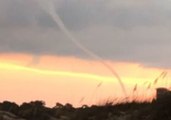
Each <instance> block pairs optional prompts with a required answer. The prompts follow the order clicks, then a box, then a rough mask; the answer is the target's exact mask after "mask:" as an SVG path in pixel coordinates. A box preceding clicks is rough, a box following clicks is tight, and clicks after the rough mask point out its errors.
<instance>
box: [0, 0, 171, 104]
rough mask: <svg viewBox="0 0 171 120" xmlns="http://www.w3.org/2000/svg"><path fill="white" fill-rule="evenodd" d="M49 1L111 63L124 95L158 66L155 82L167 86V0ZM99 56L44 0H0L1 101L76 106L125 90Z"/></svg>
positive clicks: (152, 76) (169, 9)
mask: <svg viewBox="0 0 171 120" xmlns="http://www.w3.org/2000/svg"><path fill="white" fill-rule="evenodd" d="M50 1H51V3H52V4H53V6H54V7H55V12H56V14H57V15H58V16H59V17H60V19H61V20H62V22H63V24H64V25H65V27H66V28H67V30H68V31H69V32H70V34H71V36H73V37H74V38H75V39H76V40H77V41H78V42H79V43H81V44H82V45H83V47H85V48H87V49H88V50H89V51H91V52H93V53H95V54H96V55H97V56H100V58H102V60H100V61H103V62H106V63H107V64H109V65H110V66H111V67H112V68H113V69H115V71H116V72H117V73H118V74H119V76H120V77H121V78H122V81H123V83H124V84H125V88H126V89H127V90H128V94H131V90H132V89H133V88H134V86H135V85H136V84H138V86H139V87H140V89H141V90H139V91H140V92H141V91H144V90H142V89H144V87H145V88H146V87H148V86H149V84H150V83H151V84H152V83H153V82H154V80H155V79H156V78H157V77H158V76H159V75H160V74H161V73H162V72H163V71H164V72H165V71H166V72H167V76H166V77H165V79H164V78H163V80H161V81H162V82H161V83H158V84H157V86H165V87H169V82H168V81H167V80H168V79H169V78H170V69H171V63H170V59H171V58H170V51H171V48H170V44H171V40H170V38H171V34H170V26H171V24H170V20H171V16H170V12H171V7H170V3H171V0H165V1H161V0H143V1H140V0H127V1H124V0H50ZM100 61H99V60H98V59H95V58H93V57H92V56H91V55H88V54H87V53H85V51H83V50H82V49H80V48H79V47H78V46H77V45H76V44H75V43H73V42H72V40H71V39H70V38H69V37H68V36H67V35H66V33H65V32H64V31H62V30H61V28H60V26H59V25H58V23H56V21H55V20H54V17H53V16H52V15H51V14H50V13H49V12H48V4H47V1H46V0H44V1H43V0H29V1H28V0H0V75H1V77H0V81H1V83H2V84H1V85H0V86H1V87H0V91H1V92H0V93H1V94H2V95H3V96H2V97H0V101H3V100H5V99H8V100H14V101H16V102H19V103H21V102H23V101H29V100H34V99H44V100H45V101H46V103H47V105H53V104H54V103H55V102H57V101H59V102H61V103H66V102H71V103H73V104H74V105H80V104H83V103H86V104H91V103H98V102H100V101H102V100H105V99H108V98H114V97H116V96H123V93H122V90H121V88H120V85H119V83H118V81H117V79H116V78H115V77H114V76H113V75H112V73H111V71H110V70H109V69H108V68H106V67H105V66H104V65H103V64H101V62H100ZM19 68H20V69H19ZM37 71H39V72H37ZM48 71H49V72H48ZM60 71H61V72H66V73H67V74H62V73H58V72H60ZM47 73H48V74H47ZM50 73H53V74H50ZM68 73H70V74H72V75H68ZM9 74H10V76H9ZM80 74H81V77H80ZM87 76H88V77H87ZM111 78H112V79H111ZM111 82H112V83H113V84H111ZM146 82H147V84H146ZM99 83H102V85H101V86H100V87H97V86H98V85H99ZM83 86H84V87H83ZM153 87H154V86H153ZM155 87H156V86H155ZM113 88H116V89H118V92H117V93H116V92H115V90H114V89H113ZM71 91H72V92H71ZM78 91H79V92H78ZM109 91H110V92H109ZM129 91H130V92H129ZM30 92H31V93H33V94H30ZM149 93H150V92H149ZM72 95H73V96H72ZM131 95H132V94H131ZM21 96H22V97H21ZM92 96H93V97H92ZM82 98H84V101H82V102H83V103H80V102H79V100H80V99H82Z"/></svg>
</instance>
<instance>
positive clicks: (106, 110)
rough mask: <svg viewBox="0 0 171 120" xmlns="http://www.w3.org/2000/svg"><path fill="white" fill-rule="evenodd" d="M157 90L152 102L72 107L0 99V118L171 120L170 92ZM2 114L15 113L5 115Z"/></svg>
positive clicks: (38, 119) (36, 119) (5, 119)
mask: <svg viewBox="0 0 171 120" xmlns="http://www.w3.org/2000/svg"><path fill="white" fill-rule="evenodd" d="M157 93H158V94H157V95H158V96H157V99H156V100H153V102H152V103H147V102H145V103H137V102H131V103H120V104H116V105H113V103H106V104H104V105H100V106H96V105H93V106H90V107H88V106H87V105H83V106H82V107H80V108H74V107H73V106H72V105H71V104H69V103H68V104H65V105H62V104H60V103H56V105H55V106H54V107H52V108H49V107H46V106H45V102H43V101H32V102H29V103H23V104H22V105H20V106H19V105H17V104H16V103H14V102H9V101H4V102H2V103H0V111H1V112H0V120H18V119H17V118H23V119H25V120H171V92H170V91H168V90H166V89H160V90H158V91H157ZM3 115H6V116H8V115H9V116H13V117H14V116H16V117H15V119H7V118H8V117H4V118H3Z"/></svg>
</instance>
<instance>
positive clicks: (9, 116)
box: [0, 111, 25, 120]
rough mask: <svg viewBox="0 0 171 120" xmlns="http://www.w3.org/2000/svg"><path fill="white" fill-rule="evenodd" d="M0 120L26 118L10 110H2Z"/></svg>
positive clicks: (20, 119)
mask: <svg viewBox="0 0 171 120" xmlns="http://www.w3.org/2000/svg"><path fill="white" fill-rule="evenodd" d="M0 120H25V119H22V118H19V117H17V116H16V115H14V114H12V113H9V112H5V111H0Z"/></svg>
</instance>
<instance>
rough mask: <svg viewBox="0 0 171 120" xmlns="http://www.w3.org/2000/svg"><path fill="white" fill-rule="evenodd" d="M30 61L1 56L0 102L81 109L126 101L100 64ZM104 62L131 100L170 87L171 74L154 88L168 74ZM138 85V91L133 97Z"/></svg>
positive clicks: (54, 59) (73, 60)
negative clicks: (41, 102) (66, 105)
mask: <svg viewBox="0 0 171 120" xmlns="http://www.w3.org/2000/svg"><path fill="white" fill-rule="evenodd" d="M31 61H32V56H29V55H26V54H1V55H0V82H1V84H0V94H1V96H0V101H4V100H10V101H15V102H17V103H22V102H25V101H31V100H37V99H39V100H44V101H45V102H46V104H47V105H48V106H54V105H55V103H56V102H60V103H66V102H70V103H72V104H73V105H75V106H79V105H81V104H95V103H96V104H98V103H100V102H101V101H105V100H108V99H115V98H117V97H124V95H123V93H122V90H121V88H120V86H119V83H118V81H117V80H116V78H114V76H113V75H112V74H111V72H110V71H109V70H108V69H107V68H105V67H104V66H103V65H102V64H101V63H100V62H99V61H96V60H85V59H79V58H75V57H62V56H42V57H41V58H40V61H39V63H38V64H34V65H29V63H31ZM105 62H107V63H108V64H110V65H111V67H113V68H114V69H115V70H116V71H117V72H118V74H119V75H120V76H121V78H122V80H123V82H124V84H125V88H126V90H127V95H128V96H129V97H130V98H131V99H132V98H134V97H135V96H137V95H138V96H139V99H149V98H151V97H152V96H153V95H154V88H155V87H159V86H165V87H169V85H170V83H169V81H168V79H169V78H170V74H169V73H170V70H167V73H168V74H167V76H166V77H165V78H164V79H162V78H161V79H160V80H159V81H158V83H157V84H156V85H153V83H154V81H155V79H156V78H157V77H158V76H159V75H160V73H161V72H163V71H165V70H163V69H159V68H158V69H157V68H145V67H143V66H142V65H140V64H138V63H126V62H125V63H123V62H122V63H121V62H116V61H109V60H106V61H105ZM100 83H102V85H101V86H99V87H97V86H98V85H99V84H100ZM136 84H137V85H138V87H137V91H136V92H134V93H133V89H134V86H135V85H136ZM150 84H151V88H150V89H147V88H148V87H149V86H150ZM147 91H148V92H147ZM81 99H82V100H81ZM80 100H81V101H80Z"/></svg>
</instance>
